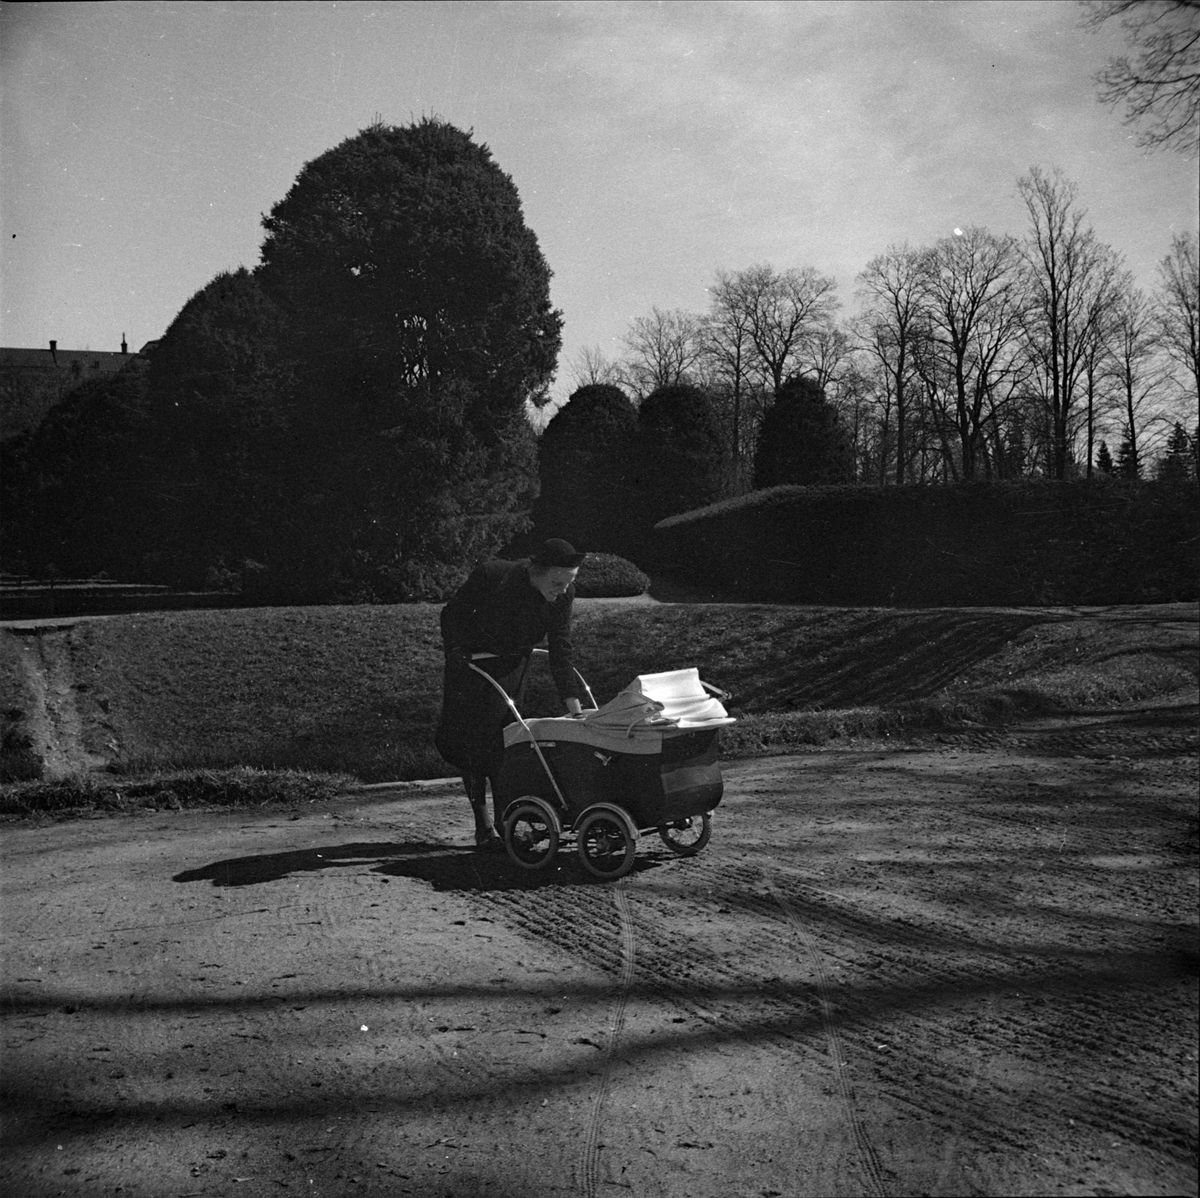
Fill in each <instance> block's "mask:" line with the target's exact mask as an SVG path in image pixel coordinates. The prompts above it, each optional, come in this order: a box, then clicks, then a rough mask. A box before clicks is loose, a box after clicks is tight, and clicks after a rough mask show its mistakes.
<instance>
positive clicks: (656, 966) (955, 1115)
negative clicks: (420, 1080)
mask: <svg viewBox="0 0 1200 1198" xmlns="http://www.w3.org/2000/svg"><path fill="white" fill-rule="evenodd" d="M691 865H692V867H694V868H698V869H699V871H700V872H699V876H697V877H696V878H695V884H696V886H697V888H698V889H699V888H708V889H710V890H711V889H716V892H717V893H719V894H720V896H721V899H720V901H721V902H722V903H724V904H726V905H727V906H728V907H729V908H731V909H732V910H733V911H734V912H735V913H737V914H741V915H743V916H745V917H747V918H745V919H742V920H739V942H738V951H737V954H736V956H735V958H734V960H733V961H732V963H731V962H730V961H727V960H725V959H723V958H721V957H720V956H718V955H717V954H716V953H714V952H713V951H712V950H710V949H708V948H707V947H706V946H705V945H704V944H703V943H702V942H700V941H699V940H697V939H696V938H695V937H694V936H690V935H689V934H687V933H686V932H684V931H681V928H683V927H684V926H686V923H687V920H688V912H687V911H686V910H685V904H684V903H683V902H682V900H680V899H676V898H674V897H665V896H663V895H662V894H661V893H656V892H652V891H649V890H645V891H639V892H637V893H638V907H637V912H636V914H634V915H633V917H632V922H633V924H634V925H635V926H636V930H637V940H638V944H639V948H640V951H639V954H638V958H637V961H636V966H635V969H634V971H633V973H632V975H631V976H630V978H629V981H628V983H623V985H627V986H632V985H636V986H637V987H638V989H639V991H640V992H641V993H642V994H643V995H644V996H645V997H648V998H653V999H658V1000H660V1001H662V1002H664V1003H666V1004H668V1005H670V1006H672V1007H674V1008H678V1009H680V1010H682V1011H684V1012H687V1013H688V1014H690V1015H691V1016H693V1017H694V1018H696V1019H698V1020H700V1021H702V1022H703V1023H704V1024H706V1025H707V1026H708V1027H709V1028H710V1029H711V1030H712V1033H713V1034H714V1035H715V1036H717V1037H719V1038H726V1037H733V1038H740V1037H746V1036H751V1037H753V1038H754V1039H756V1040H759V1041H761V1042H767V1043H771V1044H774V1045H775V1046H777V1047H779V1048H782V1049H783V1050H785V1051H787V1052H788V1053H789V1054H790V1055H792V1056H794V1057H796V1058H797V1059H799V1060H800V1061H802V1062H803V1063H804V1066H805V1068H806V1069H807V1070H809V1071H811V1072H812V1073H813V1074H814V1076H818V1077H819V1075H820V1074H822V1073H826V1074H829V1073H832V1075H833V1079H832V1080H833V1082H834V1084H835V1086H836V1087H837V1088H839V1089H841V1091H842V1094H843V1099H844V1100H845V1101H846V1102H847V1104H848V1106H847V1109H848V1111H853V1109H854V1108H853V1105H852V1104H853V1097H852V1092H851V1093H850V1094H847V1093H846V1091H845V1090H844V1089H843V1087H845V1086H846V1085H848V1084H849V1083H848V1081H847V1079H848V1077H849V1075H850V1074H851V1073H852V1071H853V1067H852V1063H854V1064H855V1065H858V1066H865V1068H866V1069H867V1071H868V1072H869V1075H870V1076H871V1077H872V1079H873V1083H874V1085H875V1086H876V1087H877V1089H878V1092H879V1093H880V1094H881V1096H883V1097H885V1098H886V1099H887V1100H888V1101H889V1102H890V1103H891V1104H892V1105H893V1106H894V1108H895V1109H897V1110H898V1111H907V1112H909V1113H910V1115H911V1117H913V1118H915V1119H917V1120H918V1121H919V1122H921V1123H924V1124H931V1125H932V1126H934V1127H936V1128H938V1129H940V1131H941V1132H942V1133H943V1134H944V1135H945V1136H946V1141H947V1144H953V1143H956V1142H963V1141H968V1140H969V1141H972V1142H973V1143H974V1144H975V1145H976V1146H981V1145H982V1146H992V1147H996V1148H1010V1149H1011V1148H1017V1149H1022V1150H1026V1149H1030V1148H1032V1147H1034V1146H1035V1145H1036V1143H1037V1142H1038V1136H1039V1128H1040V1127H1044V1126H1047V1125H1050V1124H1051V1123H1052V1122H1055V1121H1061V1119H1062V1113H1063V1110H1064V1109H1065V1105H1064V1104H1069V1105H1072V1106H1073V1107H1074V1108H1075V1117H1076V1118H1077V1119H1081V1118H1083V1119H1085V1120H1086V1122H1087V1123H1089V1124H1092V1125H1093V1126H1094V1127H1095V1128H1096V1129H1098V1130H1103V1131H1104V1132H1105V1134H1108V1133H1116V1134H1121V1135H1125V1136H1127V1137H1128V1138H1129V1139H1130V1140H1131V1141H1134V1142H1149V1143H1153V1142H1156V1141H1157V1140H1160V1139H1161V1137H1162V1129H1161V1128H1160V1127H1157V1126H1156V1125H1155V1124H1154V1123H1153V1122H1152V1121H1151V1119H1149V1118H1148V1117H1147V1115H1145V1114H1144V1113H1141V1112H1138V1111H1133V1110H1130V1109H1128V1106H1127V1104H1125V1103H1123V1101H1122V1097H1121V1093H1120V1090H1119V1089H1114V1090H1113V1091H1112V1092H1111V1093H1106V1092H1105V1091H1103V1090H1095V1089H1093V1091H1091V1092H1090V1093H1089V1096H1088V1104H1087V1106H1086V1110H1085V1109H1084V1104H1081V1103H1078V1102H1076V1101H1074V1100H1075V1099H1077V1097H1078V1096H1077V1095H1076V1094H1075V1093H1074V1091H1073V1081H1072V1078H1071V1076H1070V1074H1069V1073H1067V1074H1065V1075H1064V1076H1062V1077H1059V1076H1057V1074H1056V1073H1054V1072H1053V1071H1051V1072H1047V1071H1046V1064H1045V1063H1046V1061H1047V1060H1053V1059H1056V1057H1061V1056H1062V1054H1063V1053H1064V1052H1070V1051H1076V1052H1082V1053H1085V1054H1086V1053H1087V1052H1089V1051H1095V1048H1096V1046H1097V1045H1104V1047H1105V1050H1106V1051H1109V1050H1112V1049H1113V1048H1114V1045H1113V1031H1112V1030H1111V1027H1110V1021H1111V1017H1112V1009H1111V1005H1110V1004H1109V1003H1107V1002H1106V1001H1102V1000H1098V999H1093V998H1092V997H1090V996H1089V995H1088V994H1087V993H1086V990H1085V989H1078V990H1075V991H1072V992H1071V993H1069V995H1068V997H1067V999H1066V1000H1064V1001H1065V1002H1067V1003H1068V1004H1069V1017H1064V1019H1063V1020H1059V1021H1052V1022H1048V1023H1047V1022H1039V1019H1038V1015H1037V1012H1036V1011H1035V1012H1034V1014H1033V1015H1032V1016H1031V1014H1030V1010H1029V1009H1028V1008H1027V1007H1026V1006H1025V1005H1024V1004H1023V1003H1018V1004H1017V1007H1016V1008H1015V1009H1013V1010H1009V1007H1011V1006H1012V1004H1013V1002H1015V1001H1016V1000H1014V999H1013V997H1012V996H1013V995H1015V994H1019V993H1020V992H1022V991H1023V990H1025V989H1028V988H1032V989H1034V990H1037V988H1038V987H1039V985H1040V984H1041V981H1042V979H1047V984H1048V985H1050V986H1051V987H1054V986H1057V985H1059V984H1060V983H1061V978H1062V976H1063V975H1064V974H1065V973H1066V972H1067V971H1068V970H1069V969H1070V968H1071V967H1072V963H1071V962H1070V961H1069V960H1067V959H1065V958H1060V959H1055V958H1054V957H1052V956H1051V957H1045V956H1039V955H1036V954H1033V953H1030V954H1021V953H1015V952H1013V951H1012V950H1011V949H1010V948H1008V947H1006V946H1004V945H1002V944H993V945H989V944H987V943H979V941H978V937H977V931H978V929H975V928H970V927H966V926H963V927H957V926H946V925H944V924H943V925H939V926H936V927H935V926H923V925H922V924H921V923H920V922H918V921H916V920H913V919H911V918H903V917H889V916H883V917H881V916H880V914H879V913H878V912H875V913H872V914H869V915H868V914H865V913H863V912H862V911H860V910H858V909H857V908H856V906H855V904H854V902H853V901H852V900H850V899H842V898H841V897H840V896H837V895H834V894H832V893H831V892H828V891H817V890H816V889H814V888H813V887H811V886H810V885H808V884H807V883H805V882H804V881H802V880H800V879H797V878H794V877H789V876H788V872H787V871H786V870H784V869H782V868H781V867H779V866H777V865H776V863H774V862H773V861H772V862H771V863H770V868H771V869H772V870H773V871H774V882H773V886H774V890H775V894H772V893H771V892H770V888H767V889H766V890H764V887H763V882H762V878H763V872H762V871H763V867H762V865H761V864H757V865H754V866H748V865H740V864H736V863H729V864H725V863H720V862H719V861H718V859H717V858H715V857H713V858H709V859H708V860H707V861H702V862H701V861H696V862H693V863H691ZM670 867H671V863H668V864H667V866H666V868H670ZM629 882H630V884H631V886H636V878H632V879H630V880H629ZM475 897H476V898H478V899H482V900H483V901H485V902H487V903H488V904H489V905H494V906H499V907H502V908H504V909H505V910H506V912H507V913H508V918H509V919H510V920H511V922H512V925H513V926H514V927H516V928H517V929H518V930H520V931H522V932H523V933H524V934H526V935H529V936H531V937H533V938H535V939H539V940H548V941H550V942H552V943H554V944H555V945H557V946H558V947H559V948H561V949H563V950H564V951H566V952H568V953H569V954H570V955H572V956H574V957H576V958H577V959H580V960H583V961H586V962H587V963H589V964H591V965H593V966H596V967H599V968H601V969H603V970H605V971H607V972H609V973H611V974H614V975H618V976H623V971H624V970H625V957H624V955H623V952H622V949H621V947H620V946H621V944H622V942H623V935H624V933H623V930H622V928H621V926H620V923H619V920H614V918H613V914H614V910H613V907H612V906H611V905H610V902H609V901H608V896H607V895H606V893H605V890H604V889H603V888H600V887H593V886H584V887H568V886H561V887H560V886H555V887H548V888H543V889H539V890H537V891H507V892H498V893H496V892H493V893H486V894H477V895H476V896H475ZM779 899H782V900H783V901H782V902H780V901H779ZM789 909H790V915H789ZM798 927H804V928H805V932H804V934H803V936H801V937H800V940H801V943H802V944H804V945H805V952H804V953H803V954H801V955H802V956H803V957H804V959H805V960H807V961H810V962H811V963H812V964H817V963H819V962H821V961H827V962H830V963H833V964H834V965H835V966H836V967H837V968H838V969H839V971H840V972H842V973H845V974H846V975H847V976H846V979H845V980H840V981H838V982H834V981H833V980H832V977H831V975H830V973H829V969H828V966H827V965H825V966H822V968H821V972H820V975H819V976H814V977H812V978H811V980H809V981H807V982H806V981H805V980H804V979H803V978H801V979H800V980H793V981H791V982H789V983H786V984H785V983H781V982H780V981H779V980H778V979H771V978H765V977H762V976H759V975H758V973H756V972H755V971H754V970H750V971H748V970H747V966H746V963H747V962H760V963H762V962H767V963H769V962H771V961H774V960H777V959H778V957H779V948H780V944H781V941H783V940H784V938H785V937H784V935H783V933H784V932H785V930H786V931H787V932H796V931H797V930H798ZM948 937H949V940H950V943H949V945H948V944H947V938H948ZM956 938H958V939H959V940H960V941H961V943H959V944H956V943H955V940H956ZM964 945H969V946H970V947H969V952H965V953H964V949H963V946H964ZM1088 984H1089V983H1088V980H1087V978H1084V979H1083V986H1084V987H1086V985H1088ZM1092 984H1094V982H1093V983H1092ZM993 994H999V995H1001V996H1002V997H1003V998H1004V1001H1003V1002H1001V1003H1000V1004H999V1005H998V1006H997V1008H996V1010H995V1012H994V1013H992V1014H991V1015H989V1016H988V1017H987V1018H986V1019H980V1018H977V1017H976V1016H975V1015H974V1014H972V1011H973V1009H974V1005H977V1004H979V1003H980V1002H991V1001H992V1000H991V998H989V997H988V996H990V995H993ZM1141 997H1142V998H1144V999H1145V1002H1144V1004H1143V1006H1144V1013H1139V1014H1138V1015H1137V1017H1136V1026H1137V1027H1142V1028H1144V1029H1145V1033H1146V1035H1147V1036H1148V1037H1149V1039H1148V1040H1145V1041H1144V1042H1147V1043H1149V1042H1153V1035H1152V1026H1151V1025H1152V1024H1153V1022H1154V1020H1155V1019H1156V1018H1158V1017H1159V1007H1160V1005H1161V1004H1160V1003H1158V1002H1156V1001H1155V1000H1154V997H1153V995H1151V994H1149V993H1148V994H1146V995H1144V996H1141ZM897 1001H898V1002H899V1004H900V1005H899V1007H898V1008H897V1009H896V1010H894V1011H892V1010H889V1013H888V1016H887V1020H888V1024H889V1026H888V1028H887V1029H886V1030H882V1029H881V1023H880V1014H879V1004H880V1002H883V1003H884V1004H885V1005H890V1004H892V1003H893V1002H897ZM1164 1001H1165V1000H1164ZM823 1004H832V1009H831V1007H830V1006H828V1005H826V1006H823ZM942 1004H945V1006H944V1007H943V1005H942ZM963 1004H967V1007H966V1009H965V1010H964V1009H963ZM833 1010H836V1014H834V1013H833ZM830 1027H832V1028H833V1030H834V1040H833V1045H832V1048H827V1047H826V1046H827V1045H829V1044H830V1038H829V1029H830ZM818 1028H819V1029H821V1031H822V1032H823V1035H822V1036H818V1035H816V1034H815V1032H816V1030H817V1029H818ZM1106 1029H1107V1030H1106ZM1135 1032H1136V1027H1135ZM881 1040H882V1041H887V1042H888V1043H889V1044H890V1045H891V1047H892V1048H893V1050H894V1051H892V1052H889V1053H888V1054H887V1055H881V1053H880V1052H879V1050H878V1047H877V1046H878V1045H879V1043H880V1042H881ZM822 1041H824V1042H825V1043H824V1044H823V1043H822ZM948 1043H957V1044H961V1045H962V1046H963V1049H964V1051H965V1052H967V1053H968V1054H975V1058H973V1059H978V1060H979V1061H983V1060H987V1059H989V1057H991V1056H995V1055H1005V1056H1007V1057H1008V1058H1012V1060H1013V1062H1014V1064H1015V1066H1016V1067H1018V1068H1027V1069H1029V1070H1035V1071H1037V1072H1038V1073H1039V1074H1040V1075H1041V1076H1042V1077H1043V1086H1044V1089H1040V1090H1039V1091H1037V1092H1034V1093H1031V1092H1030V1091H1029V1089H1028V1088H1027V1087H1026V1086H1025V1085H1024V1084H1023V1083H1022V1082H1021V1081H1020V1079H1019V1077H1018V1079H1017V1080H1016V1081H1012V1082H1009V1081H1007V1080H1005V1079H1004V1078H1003V1077H1001V1076H998V1075H996V1074H995V1073H994V1072H993V1073H992V1074H990V1075H989V1077H988V1079H987V1083H986V1085H981V1084H979V1078H978V1077H977V1076H975V1073H974V1072H972V1071H971V1070H964V1069H963V1068H962V1062H961V1061H957V1062H956V1061H951V1060H947V1059H946V1057H945V1050H946V1045H947V1044H948ZM1117 1059H1119V1058H1117ZM1128 1063H1129V1066H1130V1067H1131V1068H1137V1069H1139V1070H1140V1069H1143V1068H1144V1067H1145V1066H1146V1065H1147V1064H1148V1063H1149V1062H1147V1061H1146V1060H1145V1059H1144V1053H1142V1052H1138V1053H1136V1054H1135V1059H1131V1060H1130V1061H1129V1062H1128ZM1165 1068H1166V1066H1165V1065H1164V1064H1162V1063H1159V1065H1158V1066H1157V1067H1156V1068H1154V1069H1153V1072H1154V1073H1155V1074H1158V1073H1163V1072H1164V1069H1165ZM914 1078H919V1079H920V1081H919V1084H917V1085H914ZM849 1128H850V1130H851V1131H852V1132H853V1135H854V1142H855V1144H856V1148H857V1150H858V1153H859V1156H860V1158H861V1160H862V1162H863V1172H864V1176H865V1177H866V1178H868V1179H869V1180H870V1184H871V1186H872V1187H873V1188H872V1190H871V1192H872V1193H878V1194H881V1195H882V1194H883V1193H885V1191H886V1186H885V1182H884V1171H883V1169H882V1166H881V1164H880V1162H879V1159H878V1155H877V1153H876V1152H875V1150H874V1148H873V1146H872V1145H871V1142H870V1140H869V1137H868V1136H867V1134H866V1130H865V1126H864V1124H863V1123H862V1122H861V1120H859V1121H858V1122H857V1124H856V1123H855V1121H854V1119H851V1121H850V1123H849ZM947 1151H950V1149H949V1148H948V1149H947Z"/></svg>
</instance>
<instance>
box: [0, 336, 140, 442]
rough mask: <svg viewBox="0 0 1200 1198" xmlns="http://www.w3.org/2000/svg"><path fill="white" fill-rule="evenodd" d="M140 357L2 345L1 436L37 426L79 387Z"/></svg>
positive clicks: (91, 350)
mask: <svg viewBox="0 0 1200 1198" xmlns="http://www.w3.org/2000/svg"><path fill="white" fill-rule="evenodd" d="M153 345H154V342H150V343H149V344H148V345H146V346H143V347H142V348H143V350H149V349H151V348H152V347H153ZM139 358H141V354H131V353H115V352H113V351H111V350H100V349H95V350H93V349H59V348H58V347H57V345H56V346H55V348H54V349H53V350H51V349H50V348H48V347H47V348H46V349H17V348H9V347H5V346H0V438H3V439H5V440H7V439H8V438H9V437H13V436H16V435H17V434H18V433H22V432H26V431H29V430H31V429H35V428H37V426H38V425H39V424H41V422H42V420H43V419H44V418H45V415H46V413H47V412H48V411H49V410H50V409H51V408H52V407H54V405H55V404H57V403H59V402H60V401H61V400H62V399H64V398H65V397H66V396H67V395H69V394H70V393H71V392H72V391H74V390H75V388H76V387H78V386H80V385H82V384H83V383H86V382H87V381H88V380H89V379H95V378H104V377H106V376H108V375H113V374H116V373H117V372H118V371H120V370H124V369H125V367H127V366H128V365H130V363H132V362H135V361H137V360H138V359H139Z"/></svg>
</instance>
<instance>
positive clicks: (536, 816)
mask: <svg viewBox="0 0 1200 1198" xmlns="http://www.w3.org/2000/svg"><path fill="white" fill-rule="evenodd" d="M718 695H719V696H721V697H724V698H728V696H727V695H725V694H724V692H721V691H719V690H717V688H715V687H711V686H709V685H708V684H707V683H704V682H702V681H701V679H700V676H699V672H698V671H697V670H695V669H685V670H672V671H668V672H666V673H662V674H644V675H640V676H639V677H638V678H636V679H635V680H634V681H633V682H632V683H631V684H630V685H629V686H627V687H626V688H625V689H624V690H622V691H621V693H620V694H619V695H618V696H617V697H616V698H615V699H613V700H612V701H611V702H610V703H607V704H605V705H604V706H603V707H598V708H593V709H592V710H590V711H588V712H585V713H584V714H583V716H582V717H559V718H553V719H532V720H524V719H521V718H520V717H519V714H518V719H517V720H516V721H514V722H513V723H512V724H510V725H509V726H508V727H507V728H506V729H505V732H504V743H505V752H504V760H503V764H502V766H501V769H500V772H499V774H498V775H497V777H496V778H495V779H494V783H493V784H494V786H495V791H496V799H497V805H498V807H499V809H500V810H501V811H503V816H502V825H503V831H504V841H505V847H506V850H507V851H508V854H509V856H510V858H512V860H514V861H515V862H516V863H517V864H518V865H521V866H523V867H525V868H527V869H540V868H542V867H544V866H546V865H548V864H549V863H550V861H551V860H552V859H553V857H554V854H555V852H556V851H557V848H558V845H559V842H560V840H561V838H562V837H563V836H564V835H567V834H573V835H574V836H575V837H576V840H577V847H578V851H579V856H580V859H581V861H582V862H583V864H584V866H585V868H587V869H588V870H589V872H591V873H593V874H594V875H596V876H598V877H603V878H616V877H621V876H622V875H623V874H625V873H628V872H629V870H630V869H631V868H632V867H633V861H634V856H635V855H636V851H637V840H638V837H639V836H640V835H641V834H642V833H644V832H649V831H657V832H658V833H659V835H660V836H661V838H662V840H663V842H664V843H665V844H666V845H667V846H668V847H669V848H671V849H672V851H674V852H676V853H679V854H681V855H691V854H693V853H697V852H699V851H700V850H701V849H703V848H704V846H705V845H706V844H707V843H708V839H709V836H710V833H711V815H712V811H713V810H714V809H715V808H716V806H717V805H718V804H719V803H720V801H721V798H722V794H723V790H724V783H723V780H722V777H721V767H720V761H719V757H718V749H719V740H720V729H721V728H723V727H726V726H728V725H730V724H733V723H734V722H735V721H734V719H733V718H732V717H731V716H729V715H728V713H727V712H726V711H725V708H724V707H723V706H722V705H721V703H720V700H719V699H718V698H717V696H718ZM513 710H514V713H515V708H514V709H513Z"/></svg>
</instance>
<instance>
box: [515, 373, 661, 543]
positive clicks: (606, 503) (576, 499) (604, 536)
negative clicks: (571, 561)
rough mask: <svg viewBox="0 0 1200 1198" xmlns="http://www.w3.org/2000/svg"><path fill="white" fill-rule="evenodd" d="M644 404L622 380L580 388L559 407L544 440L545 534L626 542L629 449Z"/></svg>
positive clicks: (540, 523) (540, 520) (541, 521)
mask: <svg viewBox="0 0 1200 1198" xmlns="http://www.w3.org/2000/svg"><path fill="white" fill-rule="evenodd" d="M636 430H637V409H636V408H634V406H633V404H632V403H631V402H630V400H629V398H628V397H627V396H626V395H625V393H624V392H623V391H622V390H621V389H620V388H619V387H613V386H609V385H607V384H603V383H599V384H595V383H594V384H590V385H588V386H585V387H580V388H579V389H578V390H577V391H575V392H574V393H573V394H572V395H571V398H570V399H568V400H567V402H566V403H565V404H563V406H562V407H561V408H560V409H559V410H558V411H557V412H556V413H555V414H554V417H553V418H552V419H551V421H550V423H549V424H548V425H547V426H546V431H545V432H544V433H543V434H542V439H541V442H540V444H539V446H538V474H539V477H540V480H541V493H540V495H539V496H538V501H537V506H536V508H535V509H534V510H535V520H534V524H535V527H536V529H537V532H538V535H539V536H546V537H565V538H567V539H568V540H570V541H571V542H572V543H573V544H577V545H579V546H580V547H581V548H585V549H589V550H593V551H597V552H604V551H606V552H610V553H615V552H620V551H622V550H623V549H625V548H627V538H628V532H629V529H628V523H629V518H630V503H629V490H628V487H629V481H630V475H631V470H630V456H631V454H632V452H633V447H634V435H635V432H636Z"/></svg>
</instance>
